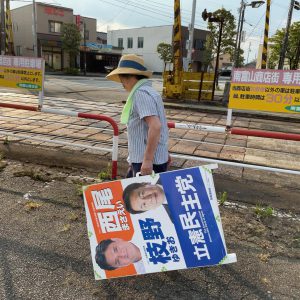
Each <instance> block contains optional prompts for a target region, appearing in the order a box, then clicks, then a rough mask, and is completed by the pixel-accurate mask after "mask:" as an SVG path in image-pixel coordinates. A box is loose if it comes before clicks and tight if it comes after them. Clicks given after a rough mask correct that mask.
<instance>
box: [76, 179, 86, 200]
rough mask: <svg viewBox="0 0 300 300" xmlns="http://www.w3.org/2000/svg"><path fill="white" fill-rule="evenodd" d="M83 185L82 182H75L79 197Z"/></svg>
mask: <svg viewBox="0 0 300 300" xmlns="http://www.w3.org/2000/svg"><path fill="white" fill-rule="evenodd" d="M83 186H84V183H83V182H79V183H77V186H76V194H77V195H78V196H80V197H82V196H83V189H82V187H83Z"/></svg>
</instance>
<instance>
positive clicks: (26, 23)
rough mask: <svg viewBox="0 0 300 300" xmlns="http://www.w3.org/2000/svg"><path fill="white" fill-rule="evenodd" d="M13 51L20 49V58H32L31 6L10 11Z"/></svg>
mask: <svg viewBox="0 0 300 300" xmlns="http://www.w3.org/2000/svg"><path fill="white" fill-rule="evenodd" d="M11 17H12V23H13V33H14V44H15V51H16V48H17V46H21V47H22V50H21V51H22V52H21V54H22V56H33V54H34V52H33V34H32V5H27V6H23V7H19V8H16V9H13V10H11Z"/></svg>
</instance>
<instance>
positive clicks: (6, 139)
mask: <svg viewBox="0 0 300 300" xmlns="http://www.w3.org/2000/svg"><path fill="white" fill-rule="evenodd" d="M8 144H9V140H8V136H6V137H5V139H4V142H3V145H8Z"/></svg>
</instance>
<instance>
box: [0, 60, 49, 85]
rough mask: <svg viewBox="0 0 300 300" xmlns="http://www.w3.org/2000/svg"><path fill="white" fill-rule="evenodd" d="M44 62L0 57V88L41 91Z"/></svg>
mask: <svg viewBox="0 0 300 300" xmlns="http://www.w3.org/2000/svg"><path fill="white" fill-rule="evenodd" d="M43 69H44V68H43V60H42V59H41V58H29V57H19V56H3V55H1V56H0V86H5V87H11V88H24V89H28V90H35V91H41V90H42V87H43V71H44V70H43Z"/></svg>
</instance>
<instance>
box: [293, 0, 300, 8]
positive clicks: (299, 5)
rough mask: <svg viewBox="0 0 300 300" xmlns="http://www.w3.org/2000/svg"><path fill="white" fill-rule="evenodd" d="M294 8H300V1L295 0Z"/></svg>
mask: <svg viewBox="0 0 300 300" xmlns="http://www.w3.org/2000/svg"><path fill="white" fill-rule="evenodd" d="M294 8H295V9H296V10H300V3H299V2H298V1H295V4H294Z"/></svg>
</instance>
